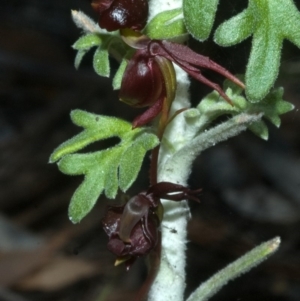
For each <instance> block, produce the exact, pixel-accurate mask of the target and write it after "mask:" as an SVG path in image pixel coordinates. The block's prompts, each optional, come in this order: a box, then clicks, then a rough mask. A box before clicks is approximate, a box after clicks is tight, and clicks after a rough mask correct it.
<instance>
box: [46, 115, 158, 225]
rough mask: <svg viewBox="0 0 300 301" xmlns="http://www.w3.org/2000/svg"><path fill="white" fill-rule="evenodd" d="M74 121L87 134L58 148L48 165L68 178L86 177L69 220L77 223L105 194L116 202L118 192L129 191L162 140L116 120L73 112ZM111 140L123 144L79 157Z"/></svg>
mask: <svg viewBox="0 0 300 301" xmlns="http://www.w3.org/2000/svg"><path fill="white" fill-rule="evenodd" d="M71 119H72V121H73V123H74V124H76V125H77V126H80V127H83V128H84V130H83V131H82V132H81V133H79V134H78V135H76V136H74V137H73V138H71V139H69V140H67V141H66V142H64V143H63V144H61V145H60V146H59V147H58V148H56V149H55V150H54V152H53V153H52V155H51V156H50V160H49V161H50V163H54V162H57V165H58V168H59V169H60V171H61V172H63V173H65V174H68V175H84V180H83V183H82V184H81V185H80V186H79V187H78V188H77V190H76V191H75V193H74V195H73V196H72V199H71V202H70V206H69V217H70V220H71V221H72V222H73V223H78V222H80V221H81V219H82V218H84V217H85V216H86V215H87V214H88V213H89V212H90V211H91V209H92V208H93V207H94V205H95V203H96V201H97V199H98V198H99V196H100V194H101V193H102V192H104V193H105V195H106V197H108V198H115V197H116V194H117V192H118V188H120V189H121V190H122V191H124V192H125V191H126V190H127V189H129V187H130V186H131V185H132V184H133V182H134V181H135V180H136V178H137V175H138V173H139V171H140V168H141V165H142V162H143V159H144V156H145V154H146V152H147V151H148V150H151V149H152V148H154V147H155V146H157V145H158V144H159V140H158V138H157V136H156V135H154V134H152V133H149V132H147V128H136V129H134V130H132V126H131V124H130V123H128V122H126V121H124V120H121V119H118V118H115V117H108V116H102V115H96V114H92V113H88V112H85V111H81V110H74V111H72V112H71ZM111 137H119V138H120V143H119V144H117V145H115V146H114V147H111V148H108V149H105V150H100V151H95V152H91V153H76V152H77V151H79V150H81V149H83V148H84V147H86V146H87V145H89V144H91V143H93V142H96V141H99V140H103V139H107V138H111Z"/></svg>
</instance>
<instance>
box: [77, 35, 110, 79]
mask: <svg viewBox="0 0 300 301" xmlns="http://www.w3.org/2000/svg"><path fill="white" fill-rule="evenodd" d="M109 39H110V37H109V36H108V35H101V34H99V33H88V34H86V35H84V36H82V37H80V38H79V39H78V40H77V41H76V42H75V43H74V45H73V46H72V47H73V48H74V49H75V50H77V55H76V57H75V62H74V65H75V68H76V69H78V68H79V65H80V64H81V61H82V59H83V57H84V55H85V54H86V53H87V52H88V51H89V50H90V49H91V48H92V47H97V49H96V51H95V53H94V58H93V67H94V70H95V72H96V73H97V74H98V75H100V76H104V77H109V74H110V66H109V57H108V44H109V43H108V41H109Z"/></svg>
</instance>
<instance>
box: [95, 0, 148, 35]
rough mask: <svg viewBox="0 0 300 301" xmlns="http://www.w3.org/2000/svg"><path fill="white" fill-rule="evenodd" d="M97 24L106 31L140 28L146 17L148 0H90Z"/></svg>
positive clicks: (143, 25)
mask: <svg viewBox="0 0 300 301" xmlns="http://www.w3.org/2000/svg"><path fill="white" fill-rule="evenodd" d="M91 5H92V7H93V9H94V10H95V11H96V13H98V15H99V17H100V18H99V26H100V27H101V28H105V29H106V30H108V31H114V30H118V29H122V28H131V29H133V30H141V29H143V28H144V27H145V25H146V22H147V18H148V10H149V8H148V0H92V2H91Z"/></svg>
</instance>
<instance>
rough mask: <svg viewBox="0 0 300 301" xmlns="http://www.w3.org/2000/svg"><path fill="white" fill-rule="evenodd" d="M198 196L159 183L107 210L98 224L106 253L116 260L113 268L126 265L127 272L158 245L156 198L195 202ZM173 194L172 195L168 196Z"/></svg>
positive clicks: (158, 219) (158, 203) (159, 205)
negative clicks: (106, 249) (101, 231)
mask: <svg viewBox="0 0 300 301" xmlns="http://www.w3.org/2000/svg"><path fill="white" fill-rule="evenodd" d="M199 192H200V189H198V190H193V191H192V190H190V189H188V188H187V187H184V186H182V185H178V184H173V183H169V182H160V183H157V184H155V185H153V186H151V187H150V188H149V189H148V190H147V191H143V192H141V193H139V194H138V195H136V196H134V197H132V198H131V199H130V200H129V201H128V202H127V203H126V204H125V205H124V206H109V207H108V210H107V213H106V215H105V217H104V218H103V220H102V225H103V229H104V231H105V232H106V234H107V235H108V237H109V242H108V245H107V247H108V249H109V250H110V251H111V252H112V253H114V254H115V255H116V256H117V261H116V264H119V263H122V262H124V261H125V262H126V265H127V269H129V268H130V266H131V264H132V263H133V262H134V261H135V260H136V258H138V257H140V256H144V255H147V254H148V253H149V252H150V251H151V250H152V249H153V248H154V247H155V246H156V245H157V242H158V237H159V232H158V227H159V224H160V220H161V219H162V216H161V215H162V214H160V211H159V209H161V208H162V207H161V204H160V198H164V199H168V200H172V201H181V200H184V199H190V200H194V201H199V200H198V198H197V197H196V196H195V195H196V194H198V193H199ZM170 193H174V194H170Z"/></svg>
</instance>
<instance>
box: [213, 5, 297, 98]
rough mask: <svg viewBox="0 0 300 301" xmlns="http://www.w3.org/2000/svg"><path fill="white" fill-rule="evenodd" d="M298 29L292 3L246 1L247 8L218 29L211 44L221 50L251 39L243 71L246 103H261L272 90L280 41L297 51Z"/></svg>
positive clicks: (294, 7)
mask: <svg viewBox="0 0 300 301" xmlns="http://www.w3.org/2000/svg"><path fill="white" fill-rule="evenodd" d="M299 28H300V12H299V11H298V10H297V7H296V6H295V4H294V3H293V1H292V0H263V1H262V0H249V5H248V8H246V9H245V10H244V11H243V12H241V13H240V14H238V15H236V16H234V17H233V18H231V19H229V20H228V21H226V22H224V23H223V24H221V25H220V26H219V27H218V29H217V30H216V33H215V37H214V40H215V42H216V43H218V44H219V45H222V46H231V45H235V44H237V43H240V42H241V41H243V40H244V39H246V38H247V37H248V36H250V35H252V37H253V40H252V47H251V53H250V58H249V61H248V65H247V70H246V95H247V98H248V99H249V101H251V102H259V101H261V100H262V99H263V98H264V97H265V96H266V95H267V94H268V92H269V91H270V89H271V88H272V87H273V84H274V82H275V80H276V78H277V75H278V69H279V65H280V57H281V49H282V43H283V40H284V39H287V40H290V41H291V42H292V43H294V44H296V45H297V46H298V47H300V35H299Z"/></svg>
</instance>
